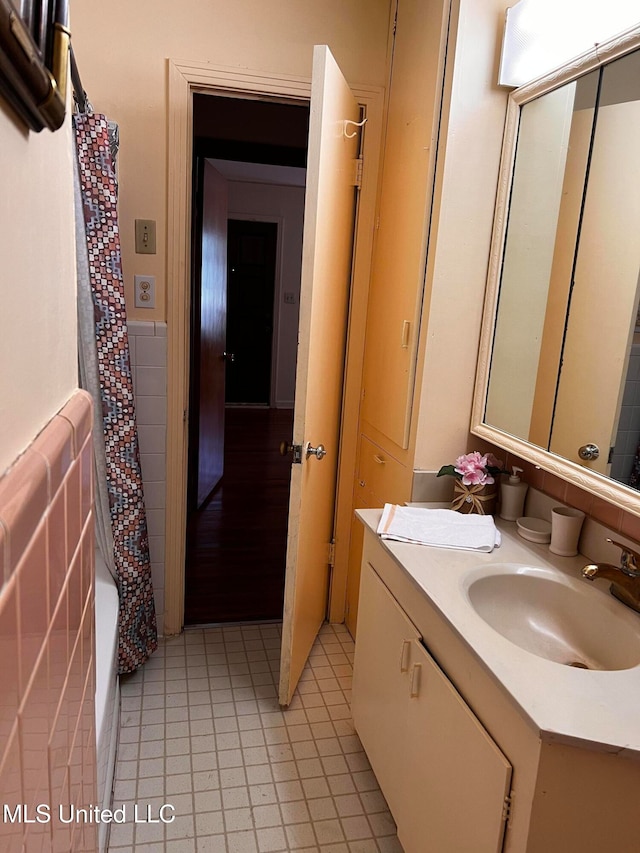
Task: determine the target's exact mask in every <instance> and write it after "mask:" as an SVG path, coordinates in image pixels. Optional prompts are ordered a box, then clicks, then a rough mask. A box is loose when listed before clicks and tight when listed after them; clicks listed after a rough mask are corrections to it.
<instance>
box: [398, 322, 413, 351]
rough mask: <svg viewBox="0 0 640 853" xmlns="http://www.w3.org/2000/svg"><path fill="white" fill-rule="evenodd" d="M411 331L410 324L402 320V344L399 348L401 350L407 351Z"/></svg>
mask: <svg viewBox="0 0 640 853" xmlns="http://www.w3.org/2000/svg"><path fill="white" fill-rule="evenodd" d="M410 330H411V323H410V322H409V321H408V320H403V322H402V343H401V344H400V346H401V347H402V349H407V347H408V346H409V332H410Z"/></svg>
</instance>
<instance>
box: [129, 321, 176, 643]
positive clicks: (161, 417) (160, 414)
mask: <svg viewBox="0 0 640 853" xmlns="http://www.w3.org/2000/svg"><path fill="white" fill-rule="evenodd" d="M127 330H128V333H129V350H130V354H131V371H132V374H133V390H134V395H135V406H136V421H137V424H138V443H139V446H140V464H141V466H142V479H143V483H144V499H145V509H146V515H147V528H148V532H149V554H150V557H151V579H152V581H153V598H154V602H155V606H156V620H157V623H158V633H159V634H160V635H162V634H163V633H164V536H165V508H166V474H165V471H166V450H167V326H166V323H153V322H148V323H145V322H143V321H140V320H131V321H129V322H128V324H127Z"/></svg>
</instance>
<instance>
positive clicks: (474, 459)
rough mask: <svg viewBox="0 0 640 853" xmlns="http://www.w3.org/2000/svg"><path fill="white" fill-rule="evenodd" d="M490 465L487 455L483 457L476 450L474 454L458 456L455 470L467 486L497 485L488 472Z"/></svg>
mask: <svg viewBox="0 0 640 853" xmlns="http://www.w3.org/2000/svg"><path fill="white" fill-rule="evenodd" d="M489 464H490V462H489V459H488V458H487V455H486V454H485V455H484V456H483V455H482V454H481V453H479V452H478V451H477V450H476V451H474V452H473V453H467V454H465V455H464V456H458V458H457V459H456V464H455V470H456V471H457V472H458V474H461V475H462V482H463V483H464V485H465V486H484V485H490V484H491V483H495V480H494V478H493V477H492V476H491V474H490V473H489V472H488V471H487V465H489Z"/></svg>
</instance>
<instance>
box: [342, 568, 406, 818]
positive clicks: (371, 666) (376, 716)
mask: <svg viewBox="0 0 640 853" xmlns="http://www.w3.org/2000/svg"><path fill="white" fill-rule="evenodd" d="M419 636H420V635H419V633H418V630H417V629H416V627H415V625H413V623H412V622H411V621H410V620H409V619H408V618H407V616H406V614H405V613H404V611H403V610H402V609H401V608H400V607H399V606H398V604H397V602H396V600H395V599H394V598H393V596H392V595H391V593H390V592H389V591H388V589H387V588H386V586H385V585H384V584H383V583H382V581H381V580H380V578H379V577H378V576H377V575H376V573H375V572H374V570H373V569H372V567H371V566H370V565H369V564H367V563H365V564H364V565H363V567H362V576H361V579H360V604H359V608H358V629H357V633H356V652H355V661H354V667H353V699H352V713H353V720H354V725H355V728H356V731H357V732H358V735H359V737H360V740H361V741H362V745H363V746H364V748H365V751H366V753H367V756H368V758H369V761H370V762H371V766H372V768H373V772H374V773H375V774H376V778H377V779H378V782H379V784H380V787H381V788H382V791H383V793H384V795H385V798H386V800H387V803H388V804H389V808H390V809H391V813H392V814H393V816H394V818H395V820H396V821H397V822H400V821H401V820H402V817H403V814H404V788H405V776H406V770H405V759H404V753H405V746H404V740H405V737H406V733H407V732H406V717H407V709H408V702H407V696H408V689H409V670H410V667H411V649H412V646H414V645H417V644H416V643H415V640H417V639H418V638H419Z"/></svg>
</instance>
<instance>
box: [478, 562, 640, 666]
mask: <svg viewBox="0 0 640 853" xmlns="http://www.w3.org/2000/svg"><path fill="white" fill-rule="evenodd" d="M463 587H464V589H465V592H466V595H467V597H468V599H469V602H470V604H471V606H472V607H473V609H474V610H475V611H476V613H477V614H478V615H479V616H480V617H482V619H483V620H484V621H485V622H486V623H487V624H488V625H490V626H491V628H493V629H494V630H495V631H497V632H498V633H499V634H501V635H502V636H503V637H505V638H506V639H507V640H509V641H510V642H512V643H515V645H517V646H519V647H520V648H522V649H525V650H526V651H528V652H531V653H532V654H535V655H538V656H539V657H542V658H546V659H547V660H550V661H553V662H555V663H559V664H564V665H567V666H574V667H576V668H578V669H592V670H593V669H595V670H620V669H631V668H632V667H635V666H637V665H638V664H640V617H639V616H638V615H636V614H634V613H633V612H632V611H630V610H627V609H626V608H625V607H624V605H621V604H620V603H619V602H617V601H615V600H614V599H613V598H612V597H611V596H610V595H608V593H604V592H602V591H601V590H599V589H597V588H594V587H593V586H591V585H590V584H589V583H588V582H587V581H585V580H582V579H577V578H573V577H570V576H568V575H565V574H563V573H562V572H560V571H557V570H555V569H551V568H541V567H534V566H524V565H519V564H517V563H500V564H496V565H490V566H484V567H483V568H482V569H479V570H475V571H472V572H470V573H468V575H467V576H466V577H465V579H464V581H463Z"/></svg>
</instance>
